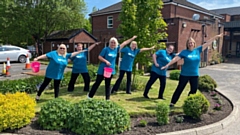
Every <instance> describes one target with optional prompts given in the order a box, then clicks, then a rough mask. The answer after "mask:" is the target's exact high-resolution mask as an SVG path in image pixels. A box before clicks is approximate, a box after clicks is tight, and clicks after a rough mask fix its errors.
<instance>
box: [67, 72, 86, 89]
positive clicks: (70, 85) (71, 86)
mask: <svg viewBox="0 0 240 135" xmlns="http://www.w3.org/2000/svg"><path fill="white" fill-rule="evenodd" d="M81 75H82V77H83V81H84V91H89V85H90V76H89V74H88V73H81ZM78 76H79V73H72V74H71V79H70V81H69V83H68V91H73V90H74V84H75V82H76V80H77V78H78Z"/></svg>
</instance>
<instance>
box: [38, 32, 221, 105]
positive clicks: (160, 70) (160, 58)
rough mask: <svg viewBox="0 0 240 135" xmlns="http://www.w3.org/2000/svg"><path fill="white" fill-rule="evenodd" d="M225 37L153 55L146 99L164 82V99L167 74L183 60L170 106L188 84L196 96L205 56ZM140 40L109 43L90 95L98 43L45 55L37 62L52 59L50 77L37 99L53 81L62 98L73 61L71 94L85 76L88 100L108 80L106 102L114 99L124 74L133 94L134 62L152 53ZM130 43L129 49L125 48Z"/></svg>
mask: <svg viewBox="0 0 240 135" xmlns="http://www.w3.org/2000/svg"><path fill="white" fill-rule="evenodd" d="M222 35H223V34H219V35H216V36H214V37H213V38H211V39H209V40H208V41H206V42H205V43H204V44H203V45H200V46H198V47H196V42H195V41H194V39H193V38H189V39H188V40H187V43H186V49H185V50H182V51H181V52H180V53H177V54H174V53H173V51H174V46H173V45H168V46H167V48H166V49H165V50H158V51H157V52H156V53H155V54H153V56H152V58H153V65H152V68H151V73H150V78H149V81H148V82H147V84H146V87H145V90H144V93H143V96H144V97H145V98H149V97H148V93H149V90H150V88H151V86H152V84H153V83H154V82H155V81H156V80H157V79H159V80H160V88H159V94H158V98H159V99H164V97H163V93H164V89H165V86H166V71H167V69H168V67H169V66H171V65H172V64H174V63H175V62H177V61H179V60H180V59H183V60H184V64H183V65H182V69H181V73H180V77H179V83H178V86H177V88H176V90H175V92H174V94H173V96H172V99H171V103H170V106H171V107H173V106H174V105H175V103H176V102H177V101H178V99H179V97H180V95H181V93H182V91H183V90H184V88H185V86H186V84H187V82H188V81H189V82H190V87H191V88H190V92H189V95H190V94H195V93H196V91H197V86H198V76H199V71H198V68H199V63H200V59H201V52H202V51H203V50H205V49H206V48H207V47H208V46H209V45H211V43H212V41H213V40H215V39H216V38H219V37H221V36H222ZM135 38H137V36H133V37H132V38H130V39H128V40H126V41H124V42H123V43H122V44H120V45H119V43H118V40H117V39H116V38H115V37H112V38H111V39H110V40H109V46H108V47H105V48H103V49H102V51H101V53H100V54H99V56H98V59H99V60H100V65H99V68H98V71H97V78H96V81H95V83H94V84H93V86H92V88H91V89H90V91H89V85H90V77H89V74H88V69H87V52H89V51H91V50H92V49H93V48H94V47H95V46H96V45H98V44H99V42H98V43H95V44H93V45H91V46H90V47H88V48H87V49H84V50H83V46H82V44H78V45H77V51H76V52H73V53H67V48H66V46H65V45H64V44H61V45H60V46H59V47H58V49H57V50H56V51H51V52H49V53H47V54H44V55H41V56H39V57H37V58H35V59H34V61H37V60H39V59H44V58H48V59H50V62H49V65H48V67H47V69H46V75H45V78H44V81H43V83H42V84H41V86H40V88H39V91H38V93H37V96H36V100H37V101H38V100H39V98H40V96H41V94H42V92H43V91H44V89H45V88H46V86H47V85H48V84H49V83H50V81H51V80H52V79H53V80H54V93H55V98H57V97H58V94H59V84H60V81H61V79H62V78H63V73H64V69H65V67H66V66H67V64H68V62H69V61H72V62H73V68H72V74H71V79H70V82H69V85H68V91H69V92H72V91H73V90H74V84H75V82H76V79H77V77H78V76H79V74H81V75H82V76H83V79H84V91H89V93H88V98H93V96H94V95H95V93H96V91H97V89H98V87H99V86H100V84H101V82H102V81H103V80H105V96H106V100H109V99H110V95H111V93H114V92H116V91H117V90H118V89H119V86H120V84H121V81H122V79H123V77H124V74H125V73H126V74H127V84H126V85H127V86H126V87H127V88H126V93H127V94H131V76H132V67H133V63H134V59H135V57H136V55H137V54H138V53H140V52H142V51H147V50H152V49H154V47H151V48H142V49H138V48H137V42H136V41H134V39H135ZM129 43H130V46H129V47H125V46H126V45H128V44H129ZM119 52H121V53H123V57H122V60H121V63H120V73H119V78H118V79H117V81H116V83H115V85H114V86H113V88H112V89H111V88H110V84H111V79H112V75H114V74H115V63H116V58H117V54H118V53H119ZM105 67H110V68H112V69H113V71H112V75H111V76H110V77H104V68H105Z"/></svg>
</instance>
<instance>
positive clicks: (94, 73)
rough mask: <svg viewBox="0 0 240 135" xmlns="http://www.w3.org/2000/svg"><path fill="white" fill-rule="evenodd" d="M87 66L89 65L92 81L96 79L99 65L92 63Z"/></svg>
mask: <svg viewBox="0 0 240 135" xmlns="http://www.w3.org/2000/svg"><path fill="white" fill-rule="evenodd" d="M87 67H88V73H89V76H90V78H91V81H95V80H96V77H97V70H98V66H96V65H92V64H90V65H88V66H87Z"/></svg>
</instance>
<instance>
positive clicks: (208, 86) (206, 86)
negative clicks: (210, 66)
mask: <svg viewBox="0 0 240 135" xmlns="http://www.w3.org/2000/svg"><path fill="white" fill-rule="evenodd" d="M216 87H217V83H216V81H215V80H214V79H212V78H211V77H210V76H209V75H203V76H200V77H199V80H198V89H199V90H200V91H213V90H214V89H215V88H216Z"/></svg>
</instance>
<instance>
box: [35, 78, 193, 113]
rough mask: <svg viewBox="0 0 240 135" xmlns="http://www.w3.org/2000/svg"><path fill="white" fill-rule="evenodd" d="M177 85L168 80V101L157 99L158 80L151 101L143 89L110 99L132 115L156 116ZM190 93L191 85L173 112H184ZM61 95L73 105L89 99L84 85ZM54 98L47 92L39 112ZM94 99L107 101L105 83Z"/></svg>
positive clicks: (63, 90) (38, 107)
mask: <svg viewBox="0 0 240 135" xmlns="http://www.w3.org/2000/svg"><path fill="white" fill-rule="evenodd" d="M137 77H138V78H139V79H141V80H143V81H145V82H147V81H148V79H149V76H137ZM115 81H116V79H112V85H114V83H115ZM93 83H94V82H92V83H91V85H92V84H93ZM177 83H178V81H173V80H170V79H167V85H166V88H165V92H164V98H165V99H166V100H160V99H157V97H158V89H159V86H160V83H159V81H158V80H157V81H156V82H155V83H154V85H153V86H152V89H151V90H150V92H149V94H148V95H149V97H150V98H151V99H145V98H143V96H142V95H143V91H144V88H142V89H141V90H136V91H133V92H132V94H131V95H129V94H125V92H124V91H121V90H119V92H118V93H116V94H113V95H111V97H110V99H111V101H113V102H116V103H117V104H119V105H121V106H122V107H124V108H125V109H126V110H127V112H128V113H129V114H130V115H134V114H142V115H145V114H150V115H152V114H155V108H156V104H157V103H159V102H165V103H167V104H169V103H170V100H171V97H172V94H173V92H174V90H175V89H176V86H177ZM145 84H146V83H145ZM145 84H144V86H145ZM90 87H91V86H90ZM188 91H189V85H187V87H186V88H185V90H184V91H183V93H182V95H181V97H180V100H179V101H178V102H177V104H176V105H175V108H174V109H172V112H182V108H181V106H182V104H183V101H184V99H185V98H186V97H187V94H188ZM35 95H36V94H31V97H33V98H35ZM59 95H60V98H63V99H66V100H68V101H70V102H72V103H75V102H78V101H80V100H84V99H86V98H87V92H84V91H83V84H80V85H75V90H74V92H71V93H69V92H68V91H67V88H61V89H60V93H59ZM53 98H54V91H53V90H45V91H44V92H43V94H42V96H41V98H40V101H39V102H38V104H37V107H36V110H37V112H39V111H40V108H41V106H43V105H44V104H45V103H46V102H47V101H49V100H51V99H53ZM94 98H95V99H103V100H104V99H105V87H104V81H103V82H102V84H101V85H100V87H99V88H98V90H97V92H96V94H95V96H94Z"/></svg>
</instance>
